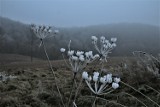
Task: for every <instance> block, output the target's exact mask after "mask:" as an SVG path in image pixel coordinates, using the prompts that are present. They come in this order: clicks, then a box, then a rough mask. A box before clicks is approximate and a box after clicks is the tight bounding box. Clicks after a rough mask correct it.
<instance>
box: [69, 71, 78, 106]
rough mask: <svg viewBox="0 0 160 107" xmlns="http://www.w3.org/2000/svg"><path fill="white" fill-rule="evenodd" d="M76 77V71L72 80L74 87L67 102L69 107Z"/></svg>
mask: <svg viewBox="0 0 160 107" xmlns="http://www.w3.org/2000/svg"><path fill="white" fill-rule="evenodd" d="M75 78H76V73H74V76H73V80H72V89H71V91H70V95H69V99H68V104H67V105H68V107H69V103H70V100H71V97H72V93H73V88H74V82H75Z"/></svg>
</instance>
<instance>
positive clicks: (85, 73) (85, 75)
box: [82, 71, 88, 79]
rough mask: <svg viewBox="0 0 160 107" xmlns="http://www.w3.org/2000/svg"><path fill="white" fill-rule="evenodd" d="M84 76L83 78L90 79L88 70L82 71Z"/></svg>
mask: <svg viewBox="0 0 160 107" xmlns="http://www.w3.org/2000/svg"><path fill="white" fill-rule="evenodd" d="M82 78H83V79H88V73H87V72H86V71H84V72H83V73H82Z"/></svg>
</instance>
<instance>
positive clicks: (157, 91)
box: [145, 85, 160, 95]
mask: <svg viewBox="0 0 160 107" xmlns="http://www.w3.org/2000/svg"><path fill="white" fill-rule="evenodd" d="M145 86H146V87H148V88H150V89H152V90H153V91H155V92H157V93H158V94H159V95H160V92H159V91H157V90H156V89H154V88H152V87H150V86H149V85H145Z"/></svg>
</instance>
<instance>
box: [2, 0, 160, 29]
mask: <svg viewBox="0 0 160 107" xmlns="http://www.w3.org/2000/svg"><path fill="white" fill-rule="evenodd" d="M0 16H2V17H7V18H10V19H13V20H16V21H20V22H23V23H27V24H31V23H35V24H46V25H51V26H56V27H81V26H90V25H100V24H103V25H104V24H112V23H144V24H151V25H156V26H157V25H158V26H159V25H160V0H0Z"/></svg>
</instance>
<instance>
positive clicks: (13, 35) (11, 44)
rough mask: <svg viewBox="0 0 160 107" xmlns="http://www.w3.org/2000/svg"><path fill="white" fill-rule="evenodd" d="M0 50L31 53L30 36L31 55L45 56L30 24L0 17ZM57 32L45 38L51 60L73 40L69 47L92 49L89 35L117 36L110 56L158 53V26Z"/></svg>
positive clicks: (133, 24)
mask: <svg viewBox="0 0 160 107" xmlns="http://www.w3.org/2000/svg"><path fill="white" fill-rule="evenodd" d="M0 22H1V23H0V53H14V54H17V53H18V54H22V55H28V56H30V54H31V38H32V37H33V56H34V57H38V58H44V55H43V54H41V53H43V50H42V49H41V48H39V47H38V46H39V43H40V42H39V40H38V39H37V38H36V37H35V36H34V35H33V33H32V32H31V31H30V28H29V25H26V24H23V23H21V22H17V21H13V20H10V19H7V18H2V17H0ZM58 29H59V31H60V33H59V34H58V35H56V36H55V37H52V38H49V39H45V41H46V45H47V49H48V53H49V55H50V56H51V58H52V59H61V58H62V57H61V55H60V52H59V49H60V48H61V47H65V48H66V47H67V45H68V42H69V40H72V44H71V48H73V49H82V50H91V48H93V46H92V44H91V39H90V37H91V36H92V35H95V36H102V35H103V36H105V37H106V38H108V39H110V38H111V37H117V38H118V42H117V48H116V49H115V50H114V51H113V54H112V55H113V56H131V55H132V51H135V50H142V51H146V52H148V53H152V54H154V55H157V54H158V53H160V30H159V29H160V27H158V26H151V25H145V24H138V23H119V24H109V25H97V26H88V27H74V28H58Z"/></svg>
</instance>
